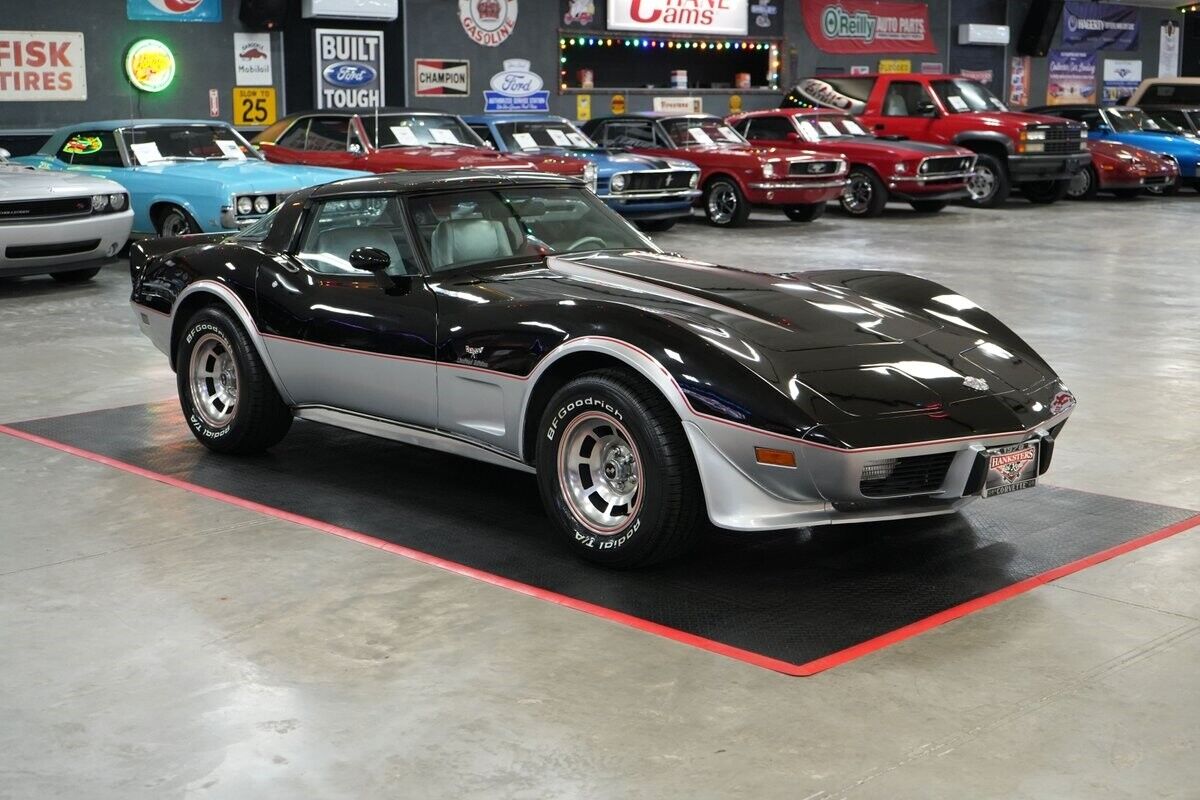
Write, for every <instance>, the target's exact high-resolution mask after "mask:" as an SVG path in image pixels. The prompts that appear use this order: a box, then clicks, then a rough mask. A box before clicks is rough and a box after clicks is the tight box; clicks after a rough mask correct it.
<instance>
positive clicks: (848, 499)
mask: <svg viewBox="0 0 1200 800" xmlns="http://www.w3.org/2000/svg"><path fill="white" fill-rule="evenodd" d="M130 268H131V271H132V278H133V297H132V302H133V308H134V312H135V313H136V316H137V319H138V322H139V324H140V326H141V328H142V330H143V332H144V333H145V334H146V335H147V336H149V337H150V339H151V340H153V342H154V343H155V344H156V345H157V346H158V348H159V349H160V350H162V351H163V352H164V353H166V354H167V356H168V357H169V358H170V360H171V366H172V367H173V368H174V370H175V372H176V373H177V375H178V386H179V398H180V402H181V404H182V407H183V413H184V417H185V418H186V420H187V422H188V425H189V426H190V427H191V430H192V433H193V434H195V436H196V438H197V439H198V440H199V441H200V442H202V443H203V444H204V445H205V446H206V447H209V448H210V449H212V450H215V451H218V452H222V453H247V452H254V451H260V450H262V449H264V448H268V447H270V446H272V445H273V444H275V443H276V442H278V441H279V440H280V439H281V438H282V437H283V436H284V434H286V433H287V431H288V428H289V427H290V425H291V424H292V420H293V418H295V417H299V418H301V419H306V420H313V421H316V422H322V423H326V424H329V425H336V426H339V427H342V428H349V429H351V430H355V431H361V432H364V433H369V434H373V435H376V436H383V437H387V438H390V439H395V440H399V441H402V442H407V443H410V444H416V445H421V446H425V447H432V448H436V449H439V450H443V451H446V452H448V453H454V454H457V455H462V456H468V457H472V458H477V459H481V460H484V461H487V462H491V463H493V464H501V465H504V466H507V467H512V468H515V469H519V470H525V471H527V472H532V473H536V475H537V481H538V484H539V487H540V490H541V494H542V497H543V499H544V501H545V505H546V509H547V511H548V513H549V515H550V516H551V517H552V518H553V520H554V522H555V523H556V526H557V528H558V529H559V531H560V532H561V535H562V537H563V539H564V540H565V541H566V542H567V543H568V545H569V546H571V547H573V548H575V549H576V550H577V551H578V552H579V553H580V554H581V555H583V556H585V557H587V558H589V559H592V560H594V561H597V562H600V563H602V564H606V565H609V566H615V567H623V566H635V565H641V564H647V563H651V562H654V561H658V560H661V559H664V558H668V557H670V556H673V555H676V554H678V553H680V552H682V551H683V550H685V549H686V548H687V546H688V545H689V544H691V543H692V541H693V540H694V539H695V538H696V535H697V532H698V531H699V530H700V529H702V528H703V526H704V522H705V520H706V519H707V520H709V521H711V522H712V524H714V525H716V526H718V527H721V528H725V529H731V530H738V531H765V530H776V529H783V528H794V527H803V526H811V525H826V524H831V523H843V522H863V521H872V520H886V519H894V518H900V517H916V516H923V515H932V514H942V513H947V512H952V511H954V510H956V509H958V508H960V507H961V506H962V505H963V504H964V503H966V502H968V501H970V500H972V499H974V498H977V497H989V496H993V495H1001V494H1006V493H1009V492H1012V491H1016V490H1018V489H1024V488H1027V487H1029V486H1032V485H1033V484H1034V483H1035V481H1036V480H1037V478H1038V476H1039V475H1040V474H1041V473H1043V472H1045V470H1046V469H1047V467H1048V466H1049V464H1050V457H1051V455H1052V452H1053V448H1054V442H1055V439H1056V437H1057V435H1058V433H1059V431H1060V430H1061V429H1062V426H1063V424H1064V423H1065V422H1066V419H1067V416H1068V415H1069V414H1070V412H1071V409H1072V408H1073V406H1074V404H1075V398H1074V397H1073V395H1072V394H1071V393H1070V392H1069V391H1068V390H1067V389H1066V387H1065V386H1063V384H1062V383H1061V382H1060V380H1059V379H1058V377H1057V376H1056V375H1055V373H1054V371H1053V370H1052V369H1051V368H1050V367H1049V366H1048V365H1047V364H1046V363H1045V362H1044V361H1042V359H1041V358H1039V357H1038V356H1037V354H1036V353H1034V351H1033V350H1032V349H1031V348H1030V347H1029V345H1027V344H1026V343H1025V342H1024V341H1022V340H1021V338H1020V337H1018V336H1017V335H1016V334H1015V333H1013V332H1012V331H1011V330H1009V329H1008V328H1007V327H1005V325H1004V324H1003V323H1001V322H1000V321H999V320H997V319H996V318H995V317H993V316H992V315H991V314H988V313H987V312H986V311H983V310H982V309H980V308H979V307H978V306H976V305H975V304H974V303H972V302H970V301H969V300H967V299H966V298H965V297H963V296H961V295H959V294H956V293H955V292H953V291H952V290H950V289H947V288H945V287H943V286H939V285H938V284H935V283H932V282H930V281H927V280H923V279H921V278H916V277H913V276H910V275H903V274H899V273H895V272H882V271H872V270H845V269H843V270H813V271H803V272H789V273H783V274H766V273H760V272H752V271H749V270H743V269H733V268H729V267H722V266H717V265H714V264H709V263H705V262H701V261H695V260H692V259H689V258H683V257H681V256H678V255H674V254H670V253H664V252H663V251H662V250H660V249H659V248H658V247H656V246H655V245H654V244H653V243H652V242H651V241H650V240H649V239H648V238H646V237H645V236H644V235H643V234H641V233H640V232H638V231H637V230H636V229H635V228H633V227H632V226H630V225H629V224H628V223H626V222H625V221H624V220H623V219H621V217H619V216H618V215H617V214H615V213H613V212H612V211H611V210H609V209H608V208H607V207H606V206H605V205H604V203H603V202H601V201H600V200H598V199H597V198H596V196H595V195H594V194H592V193H591V192H590V191H588V190H587V189H586V188H585V186H584V185H583V184H582V183H581V182H579V181H576V180H574V179H571V178H562V177H555V176H546V175H532V174H515V173H509V174H496V173H481V172H471V173H465V172H464V173H445V172H441V173H419V172H408V173H402V174H394V175H386V176H378V177H370V178H358V179H352V180H346V181H340V182H337V183H331V184H327V185H325V186H319V187H316V188H313V189H307V190H304V191H301V192H298V193H296V194H294V195H292V196H291V197H290V198H289V199H288V200H287V201H286V202H284V203H282V204H281V205H280V206H279V207H278V208H277V209H275V210H274V211H273V212H271V213H270V214H269V215H267V216H266V217H264V218H263V219H262V220H261V221H259V222H258V223H257V224H255V225H254V226H253V227H250V228H248V229H245V230H243V231H241V232H239V233H237V234H234V235H202V236H190V237H184V238H178V239H160V240H150V241H144V242H141V243H139V244H137V245H135V246H134V247H133V249H132V254H131V258H130Z"/></svg>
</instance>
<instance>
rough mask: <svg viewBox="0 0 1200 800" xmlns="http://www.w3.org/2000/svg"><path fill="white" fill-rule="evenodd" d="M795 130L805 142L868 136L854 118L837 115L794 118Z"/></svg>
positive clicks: (865, 130)
mask: <svg viewBox="0 0 1200 800" xmlns="http://www.w3.org/2000/svg"><path fill="white" fill-rule="evenodd" d="M795 119H796V129H797V130H799V131H800V136H801V137H802V138H803V139H804V141H806V142H820V141H828V140H830V139H847V138H850V137H852V136H870V135H871V134H870V133H868V132H867V129H866V128H865V127H863V125H862V123H860V122H858V121H857V120H855V119H854V117H851V116H847V115H843V114H837V115H826V114H820V115H816V114H814V115H811V116H803V117H796V118H795Z"/></svg>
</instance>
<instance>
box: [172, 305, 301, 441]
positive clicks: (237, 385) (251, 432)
mask: <svg viewBox="0 0 1200 800" xmlns="http://www.w3.org/2000/svg"><path fill="white" fill-rule="evenodd" d="M175 377H176V383H177V386H178V389H179V405H180V407H181V408H182V409H183V418H184V419H185V420H186V421H187V424H188V428H190V429H191V431H192V434H193V435H194V436H195V437H196V438H197V439H199V440H200V442H201V443H202V444H203V445H204V446H205V447H207V448H208V449H210V450H214V451H216V452H218V453H258V452H261V451H263V450H266V449H267V448H268V447H271V446H272V445H274V444H276V443H278V442H279V440H280V439H282V438H283V437H284V435H285V434H287V432H288V428H290V427H291V426H292V412H291V409H289V408H288V407H287V406H286V405H285V404H284V402H283V400H282V399H281V398H280V397H279V392H278V391H277V390H276V389H275V384H274V383H272V381H271V376H270V375H268V374H267V369H266V367H265V366H264V365H263V362H262V359H261V358H260V357H259V355H258V351H257V350H255V349H254V345H253V344H252V343H251V342H250V338H249V337H248V336H247V335H246V332H245V331H244V330H243V329H242V326H241V325H240V324H239V323H238V322H237V320H236V319H234V318H233V316H232V315H231V314H230V313H229V312H228V311H226V310H225V309H224V308H221V307H218V306H208V307H207V308H202V309H201V310H200V311H198V312H196V314H195V316H193V317H192V318H191V319H190V320H189V321H188V322H187V325H186V327H184V329H183V333H182V335H181V336H180V337H179V346H178V349H177V350H176V353H175Z"/></svg>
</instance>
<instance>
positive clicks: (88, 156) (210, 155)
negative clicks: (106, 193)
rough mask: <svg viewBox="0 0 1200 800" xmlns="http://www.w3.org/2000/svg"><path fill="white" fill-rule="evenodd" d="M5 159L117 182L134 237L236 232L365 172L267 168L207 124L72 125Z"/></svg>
mask: <svg viewBox="0 0 1200 800" xmlns="http://www.w3.org/2000/svg"><path fill="white" fill-rule="evenodd" d="M12 160H13V161H14V162H18V163H22V164H27V165H30V166H34V167H38V168H39V169H53V170H68V171H72V172H86V173H89V174H92V175H99V176H103V177H105V178H109V179H111V180H114V181H116V182H117V183H119V184H121V185H122V186H124V187H125V188H126V189H127V190H128V191H129V198H130V205H131V206H132V207H133V235H134V236H139V235H141V236H145V235H154V234H158V235H160V236H181V235H183V234H187V233H217V232H220V231H227V230H228V231H232V230H237V229H239V228H244V227H245V226H247V225H250V224H252V223H253V222H255V221H256V220H258V219H259V218H260V217H262V215H263V214H265V213H267V212H268V211H270V210H271V209H272V208H274V207H275V206H276V205H277V204H278V203H280V202H281V201H282V200H283V199H284V198H285V197H287V196H288V195H289V194H291V193H292V192H294V191H296V190H297V189H303V188H305V187H308V186H313V185H315V184H320V183H328V182H330V181H336V180H340V179H341V178H352V177H358V176H365V175H369V174H370V173H368V172H359V171H356V170H346V169H330V168H327V167H302V166H292V165H284V164H272V163H270V162H268V161H265V160H264V159H263V158H262V156H260V155H259V154H258V152H257V151H256V150H255V149H254V148H253V147H251V146H250V143H249V142H247V141H246V140H245V139H243V138H242V137H241V135H240V134H238V132H237V131H235V130H234V129H233V128H232V127H230V126H229V125H228V124H226V123H224V122H216V121H211V120H203V121H201V120H169V119H161V120H109V121H106V122H86V123H81V124H79V125H71V126H68V127H65V128H60V129H58V130H57V131H55V132H54V133H53V134H52V135H51V136H50V138H49V139H48V140H47V141H46V143H45V144H44V145H42V149H41V150H39V151H38V152H37V153H36V154H35V155H32V156H24V157H21V158H15V159H12Z"/></svg>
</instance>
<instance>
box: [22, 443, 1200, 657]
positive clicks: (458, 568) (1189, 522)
mask: <svg viewBox="0 0 1200 800" xmlns="http://www.w3.org/2000/svg"><path fill="white" fill-rule="evenodd" d="M0 433H5V434H8V435H9V436H12V437H14V438H16V439H22V440H24V441H27V442H32V443H34V444H39V445H42V446H44V447H49V448H52V449H54V450H59V451H61V452H64V453H69V454H70V455H73V456H78V457H80V458H85V459H87V460H89V461H94V462H96V463H98V464H103V465H105V466H107V467H113V468H114V469H119V470H122V471H124V472H128V473H131V474H133V475H138V476H140V477H143V478H149V479H150V480H153V481H157V482H159V483H163V484H166V485H167V486H173V487H175V488H177V489H183V490H185V491H188V492H192V493H193V494H198V495H200V496H202V497H207V498H210V499H212V500H219V501H221V502H223V503H228V504H230V505H234V506H238V507H240V508H244V509H246V510H248V511H254V512H257V513H259V514H264V515H266V516H269V517H274V518H276V519H281V520H284V521H286V522H294V523H296V524H298V525H303V526H305V527H308V528H312V529H314V530H317V531H320V532H322V533H328V534H331V535H333V536H339V537H341V538H343V539H348V540H350V541H352V542H358V543H359V544H365V545H367V546H369V547H374V548H377V549H379V550H384V551H386V552H388V553H393V554H395V555H398V556H403V557H404V558H408V559H411V560H413V561H418V562H420V563H422V564H429V565H431V566H435V567H439V568H441V569H444V570H447V571H449V572H453V573H455V574H458V575H465V576H466V577H469V578H474V579H475V580H479V581H483V582H484V583H490V584H492V585H493V586H499V587H502V588H505V589H509V590H511V591H514V592H518V593H520V594H523V595H527V596H529V597H535V598H537V599H539V600H545V601H547V602H550V603H555V604H557V605H560V606H566V607H567V608H573V609H575V610H576V611H582V612H583V613H585V614H591V615H593V616H596V617H600V618H602V619H607V620H610V621H612V622H616V623H619V624H621V625H627V626H629V627H631V628H636V629H637V630H640V631H645V632H646V633H652V634H654V635H656V636H662V637H664V638H666V639H671V640H673V641H676V642H680V643H682V644H686V645H690V646H692V647H697V648H700V649H701V650H707V651H709V652H710V653H716V654H718V655H723V656H727V657H729V658H734V659H737V660H738V661H743V662H745V663H747V664H753V665H754V666H757V667H763V668H765V669H770V670H774V671H776V672H781V673H783V674H785V675H795V676H808V675H815V674H817V673H818V672H823V671H825V670H827V669H830V668H832V667H836V666H838V665H840V664H845V663H846V662H847V661H853V660H854V659H856V658H861V657H862V656H865V655H867V654H868V653H873V652H875V651H876V650H881V649H883V648H885V647H889V646H891V645H893V644H896V643H897V642H902V641H904V640H905V639H908V638H911V637H913V636H916V635H918V634H920V633H923V632H925V631H927V630H929V629H931V628H935V627H937V626H938V625H942V624H944V623H946V622H949V621H951V620H954V619H958V618H959V617H964V616H966V615H967V614H972V613H974V612H976V611H979V610H981V609H984V608H987V607H988V606H992V605H995V604H997V603H1001V602H1003V601H1005V600H1008V599H1009V598H1012V597H1016V596H1017V595H1019V594H1024V593H1025V592H1028V591H1029V590H1030V589H1033V588H1036V587H1038V586H1041V585H1042V584H1045V583H1049V582H1051V581H1054V580H1057V579H1058V578H1061V577H1063V576H1066V575H1070V574H1071V573H1074V572H1079V571H1080V570H1084V569H1087V568H1088V567H1091V566H1094V565H1096V564H1099V563H1100V562H1102V561H1107V560H1109V559H1111V558H1115V557H1116V556H1119V555H1122V554H1124V553H1128V552H1130V551H1132V550H1137V549H1138V548H1140V547H1145V546H1146V545H1148V544H1153V543H1154V542H1157V541H1160V540H1162V539H1166V538H1167V537H1169V536H1174V535H1175V534H1177V533H1182V532H1184V531H1186V530H1189V529H1191V528H1193V527H1196V526H1197V525H1200V515H1197V516H1194V517H1189V518H1188V519H1185V520H1182V521H1180V522H1177V523H1175V524H1174V525H1169V526H1167V527H1165V528H1162V529H1160V530H1157V531H1154V532H1152V533H1148V534H1145V535H1144V536H1139V537H1138V538H1136V539H1131V540H1129V541H1128V542H1123V543H1121V544H1119V545H1116V546H1115V547H1110V548H1108V549H1107V550H1101V551H1100V552H1098V553H1093V554H1092V555H1090V556H1086V557H1084V558H1081V559H1079V560H1077V561H1072V562H1070V563H1068V564H1063V565H1062V566H1059V567H1055V568H1054V569H1051V570H1048V571H1046V572H1043V573H1041V574H1038V575H1034V576H1032V577H1029V578H1026V579H1025V580H1023V581H1019V582H1017V583H1014V584H1011V585H1009V586H1005V587H1004V588H1002V589H998V590H996V591H994V592H991V593H990V594H985V595H983V596H982V597H977V598H975V599H974V600H968V601H967V602H965V603H962V604H960V605H957V606H954V607H952V608H947V609H945V610H944V611H939V612H938V613H936V614H933V615H932V616H929V617H926V618H924V619H922V620H918V621H916V622H913V623H911V624H909V625H905V626H903V627H901V628H897V629H896V630H894V631H889V632H888V633H885V634H883V635H881V636H876V637H875V638H874V639H868V640H867V641H865V642H860V643H859V644H856V645H853V646H852V647H847V648H846V649H844V650H839V651H838V652H836V653H831V654H829V655H827V656H822V657H821V658H818V659H814V660H813V661H808V662H806V663H803V664H792V663H790V662H787V661H782V660H780V659H777V658H771V657H770V656H764V655H761V654H759V653H753V652H751V651H749V650H743V649H741V648H739V647H733V646H731V645H727V644H723V643H722V642H717V641H713V640H712V639H707V638H705V637H703V636H697V635H696V634H693V633H687V632H686V631H681V630H678V629H676V628H671V627H668V626H666V625H660V624H659V623H657V622H651V621H649V620H645V619H642V618H641V617H635V616H632V615H630V614H625V613H622V612H620V611H614V610H612V609H611V608H605V607H604V606H599V605H596V604H595V603H589V602H587V601H585V600H579V599H577V598H574V597H568V596H566V595H563V594H559V593H558V592H552V591H550V590H548V589H542V588H539V587H537V586H530V585H529V584H527V583H521V582H520V581H514V580H511V579H509V578H505V577H503V576H500V575H496V574H493V573H491V572H486V571H484V570H481V569H476V568H475V567H469V566H467V565H465V564H460V563H458V562H457V561H451V560H449V559H445V558H439V557H438V556H434V555H430V554H428V553H423V552H421V551H420V550H414V549H413V548H411V547H405V546H404V545H399V544H394V543H392V542H388V541H385V540H383V539H378V538H376V537H374V536H368V535H367V534H365V533H359V532H358V531H354V530H350V529H349V528H343V527H341V526H339V525H332V524H330V523H328V522H322V521H321V520H318V519H313V518H311V517H305V516H303V515H300V514H294V513H292V512H290V511H284V510H283V509H279V508H275V507H273V506H268V505H264V504H262V503H256V502H254V501H253V500H246V499H245V498H241V497H237V496H235V495H231V494H227V493H225V492H220V491H217V490H216V489H209V488H207V487H204V486H199V485H197V484H194V483H190V482H188V481H185V480H182V479H180V478H174V477H171V476H170V475H164V474H162V473H160V472H154V471H152V470H148V469H145V468H143V467H139V466H136V465H134V464H130V463H127V462H125V461H121V460H119V459H115V458H111V457H109V456H106V455H102V454H100V453H93V452H92V451H90V450H84V449H82V448H79V447H74V446H72V445H69V444H64V443H63V442H57V441H54V440H53V439H47V438H46V437H44V436H38V435H37V434H33V433H27V432H25V431H22V430H18V429H16V428H12V427H10V426H8V425H2V424H0Z"/></svg>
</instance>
